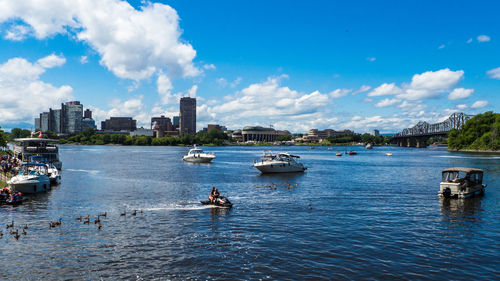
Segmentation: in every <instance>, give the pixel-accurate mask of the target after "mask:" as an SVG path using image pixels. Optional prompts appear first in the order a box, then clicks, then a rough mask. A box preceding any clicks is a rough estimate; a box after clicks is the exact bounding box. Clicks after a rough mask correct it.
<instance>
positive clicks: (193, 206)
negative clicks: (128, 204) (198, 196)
mask: <svg viewBox="0 0 500 281" xmlns="http://www.w3.org/2000/svg"><path fill="white" fill-rule="evenodd" d="M210 208H217V207H216V206H212V205H202V204H201V203H200V202H187V203H173V204H167V205H160V206H154V207H149V208H144V209H143V210H144V211H151V212H155V211H175V210H183V211H189V210H202V209H210Z"/></svg>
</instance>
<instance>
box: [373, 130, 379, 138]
mask: <svg viewBox="0 0 500 281" xmlns="http://www.w3.org/2000/svg"><path fill="white" fill-rule="evenodd" d="M372 135H373V136H376V137H377V136H380V131H379V130H373V132H372Z"/></svg>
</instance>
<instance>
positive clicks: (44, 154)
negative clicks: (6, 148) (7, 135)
mask: <svg viewBox="0 0 500 281" xmlns="http://www.w3.org/2000/svg"><path fill="white" fill-rule="evenodd" d="M54 142H56V141H55V140H51V139H32V138H20V139H14V156H15V157H16V158H17V159H19V160H21V161H22V162H28V161H29V157H31V156H40V157H41V158H43V159H44V160H46V162H49V163H52V162H56V161H59V149H58V147H57V146H56V145H55V144H54Z"/></svg>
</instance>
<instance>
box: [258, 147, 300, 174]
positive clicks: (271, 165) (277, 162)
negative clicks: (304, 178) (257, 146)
mask: <svg viewBox="0 0 500 281" xmlns="http://www.w3.org/2000/svg"><path fill="white" fill-rule="evenodd" d="M299 158H300V156H297V155H291V154H289V153H284V152H282V153H278V154H277V155H273V154H272V153H270V152H264V155H263V156H262V157H261V161H260V162H255V163H254V164H253V166H254V167H255V168H257V169H258V170H259V171H260V172H261V173H263V174H267V173H295V172H304V171H305V170H306V169H307V168H306V167H304V165H303V164H302V163H299V162H298V161H297V159H299Z"/></svg>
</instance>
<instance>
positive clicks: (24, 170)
mask: <svg viewBox="0 0 500 281" xmlns="http://www.w3.org/2000/svg"><path fill="white" fill-rule="evenodd" d="M7 184H9V186H10V188H11V190H12V191H13V192H21V193H38V192H43V191H47V190H49V189H50V178H49V176H48V171H47V165H46V164H42V163H24V164H22V165H21V170H20V171H19V174H17V175H16V176H14V177H12V178H11V179H10V180H9V181H7Z"/></svg>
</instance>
